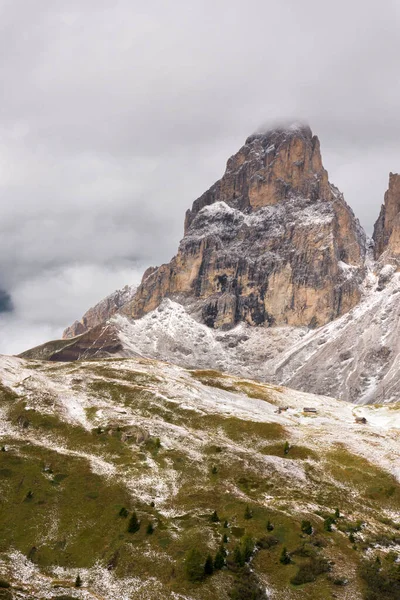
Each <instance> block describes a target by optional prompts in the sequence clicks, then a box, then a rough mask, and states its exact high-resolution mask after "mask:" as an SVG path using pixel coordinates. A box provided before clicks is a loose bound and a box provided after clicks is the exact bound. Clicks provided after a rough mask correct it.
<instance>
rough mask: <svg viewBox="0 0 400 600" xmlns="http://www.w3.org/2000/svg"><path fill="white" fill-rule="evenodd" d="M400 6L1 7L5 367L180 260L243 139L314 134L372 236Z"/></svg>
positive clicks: (221, 2)
mask: <svg viewBox="0 0 400 600" xmlns="http://www.w3.org/2000/svg"><path fill="white" fill-rule="evenodd" d="M399 31H400V2H399V1H398V0H393V1H391V0H383V1H382V2H380V3H378V2H376V1H373V2H371V1H368V0H363V1H361V0H360V1H355V0H336V2H329V3H328V2H321V0H302V1H301V2H299V0H274V1H271V0H248V1H247V2H243V1H242V0H202V1H201V2H200V1H199V2H192V1H191V0H174V1H173V2H165V0H159V1H154V0H147V1H146V2H139V1H137V0H112V1H111V0H79V1H76V0H68V1H67V0H35V2H27V1H26V0H10V1H2V0H0V86H1V95H0V290H2V291H0V352H3V353H14V352H20V351H22V350H24V349H26V348H28V347H30V346H32V345H35V344H38V343H41V342H44V341H46V340H47V339H49V338H54V337H57V336H59V335H60V334H61V332H62V330H63V328H64V327H65V326H67V325H69V324H70V323H71V322H72V321H74V320H75V319H76V318H79V317H80V316H81V315H82V313H83V312H84V311H85V310H86V309H87V308H88V307H89V306H91V305H92V304H94V303H95V302H96V301H97V300H99V299H101V298H102V297H103V296H105V295H107V294H108V293H110V292H112V291H113V290H114V289H116V288H118V287H121V286H123V285H124V284H126V283H133V282H135V281H137V280H138V279H139V277H140V275H141V273H142V271H143V269H144V268H145V267H146V266H148V265H154V264H160V263H161V262H165V261H168V260H169V259H170V258H171V256H172V255H173V254H174V253H175V251H176V247H177V243H178V241H179V239H180V237H181V235H182V230H183V220H184V212H185V210H186V209H187V208H188V207H189V206H190V205H191V203H192V202H193V200H194V199H195V198H196V197H197V196H199V195H200V194H201V193H202V192H203V191H205V190H206V189H207V188H208V187H209V186H210V185H211V184H212V183H213V182H214V181H215V180H216V179H218V178H219V177H220V176H221V175H222V173H223V171H224V168H225V163H226V160H227V158H228V157H229V156H230V155H231V154H233V153H234V152H235V151H237V150H238V148H239V147H240V146H241V145H242V144H243V142H244V140H245V138H246V137H247V135H249V134H250V133H252V132H253V131H254V130H255V129H257V128H258V127H259V126H260V125H262V124H268V123H273V122H274V121H276V120H282V119H283V120H291V119H296V120H304V121H307V122H308V123H309V124H310V126H311V127H312V129H313V131H314V133H316V134H317V135H318V136H319V138H320V140H321V146H322V153H323V160H324V165H325V167H326V168H327V169H328V172H329V175H330V180H331V181H332V182H333V183H335V184H336V185H337V186H338V187H339V188H340V189H341V190H342V191H343V192H344V194H345V197H346V200H347V201H348V203H349V204H350V205H351V206H352V208H353V209H354V211H355V212H356V214H357V216H358V217H359V219H360V220H361V223H362V224H363V225H364V227H365V228H366V229H367V231H368V232H369V233H371V230H372V226H373V222H374V221H375V219H376V217H377V215H378V212H379V208H380V204H381V202H382V200H383V194H384V191H385V189H386V187H387V182H388V174H389V171H393V172H398V171H399V170H400V111H399V106H400V76H399V75H400V66H399V57H400V36H399Z"/></svg>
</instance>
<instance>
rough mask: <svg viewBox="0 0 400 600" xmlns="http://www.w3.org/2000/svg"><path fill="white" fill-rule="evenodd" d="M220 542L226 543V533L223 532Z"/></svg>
mask: <svg viewBox="0 0 400 600" xmlns="http://www.w3.org/2000/svg"><path fill="white" fill-rule="evenodd" d="M222 543H223V544H227V543H228V536H227V535H226V533H224V535H223V536H222Z"/></svg>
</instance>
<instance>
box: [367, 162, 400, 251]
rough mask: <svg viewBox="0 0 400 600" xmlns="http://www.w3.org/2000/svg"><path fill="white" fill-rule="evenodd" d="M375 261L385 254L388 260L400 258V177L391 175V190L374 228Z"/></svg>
mask: <svg viewBox="0 0 400 600" xmlns="http://www.w3.org/2000/svg"><path fill="white" fill-rule="evenodd" d="M373 239H374V242H375V259H376V260H378V259H380V257H381V256H382V254H383V253H384V252H385V253H386V257H387V258H388V259H390V258H393V259H398V258H400V175H398V174H394V173H390V175H389V188H388V190H387V191H386V193H385V201H384V204H383V205H382V207H381V212H380V215H379V218H378V220H377V222H376V223H375V227H374V234H373Z"/></svg>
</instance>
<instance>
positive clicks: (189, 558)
mask: <svg viewBox="0 0 400 600" xmlns="http://www.w3.org/2000/svg"><path fill="white" fill-rule="evenodd" d="M185 574H186V577H187V578H188V579H189V581H201V579H203V576H204V565H203V559H202V556H201V554H200V552H199V551H198V550H197V548H192V549H191V550H189V552H188V553H187V555H186V559H185Z"/></svg>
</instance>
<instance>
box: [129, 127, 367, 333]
mask: <svg viewBox="0 0 400 600" xmlns="http://www.w3.org/2000/svg"><path fill="white" fill-rule="evenodd" d="M364 256H365V234H364V232H363V230H362V229H361V227H360V225H359V223H358V221H357V219H356V218H355V217H354V214H353V212H352V210H351V209H350V208H349V206H348V205H347V204H346V203H345V201H344V199H343V196H342V194H341V193H340V192H339V191H338V190H337V189H336V188H335V187H334V186H332V185H331V184H330V183H329V181H328V175H327V172H326V171H325V169H324V167H323V165H322V159H321V153H320V144H319V141H318V138H317V137H316V136H313V134H312V132H311V130H310V128H309V127H306V126H294V127H291V128H286V129H275V130H273V131H267V132H262V133H257V134H254V135H252V136H250V137H249V138H248V139H247V140H246V143H245V145H244V146H243V147H242V148H241V149H240V150H239V152H238V153H237V154H235V155H234V156H233V157H231V158H230V159H229V160H228V163H227V168H226V171H225V174H224V176H223V177H222V179H221V180H220V181H218V182H217V183H216V184H214V185H213V186H212V187H211V188H210V189H209V190H208V191H207V192H206V193H205V194H203V196H201V197H200V198H199V199H198V200H196V201H195V202H194V203H193V207H192V209H191V210H189V211H188V212H187V214H186V220H185V236H184V238H183V240H182V242H181V244H180V246H179V250H178V254H177V256H176V257H174V258H173V259H172V261H171V262H170V263H169V264H165V265H162V266H161V267H159V268H158V269H154V270H153V271H149V272H146V277H145V278H144V279H143V281H142V283H141V285H140V286H139V288H138V290H137V293H136V294H135V296H134V298H133V299H132V301H131V302H129V303H127V304H126V305H125V306H124V307H123V309H122V312H123V313H124V314H126V315H128V316H130V317H133V318H140V317H142V316H143V315H144V314H146V313H148V312H149V311H151V310H153V309H154V308H156V307H157V306H158V305H159V304H160V302H161V301H162V299H163V298H165V297H169V298H172V299H174V300H177V301H178V302H181V303H182V304H184V305H185V306H186V307H187V308H188V309H189V310H190V312H192V314H195V315H197V317H198V318H199V319H200V320H201V321H203V322H204V323H206V324H207V325H208V326H210V327H213V328H229V327H232V326H234V325H235V324H236V323H238V322H240V321H244V322H246V323H249V324H251V325H283V324H290V325H296V326H303V325H304V326H309V327H317V326H320V325H323V324H325V323H327V322H328V321H331V320H332V319H335V318H336V317H338V316H340V315H342V314H344V313H345V312H347V311H348V310H350V309H351V308H352V307H353V306H354V305H355V304H357V302H358V301H359V299H360V283H361V280H362V278H363V273H364Z"/></svg>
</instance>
